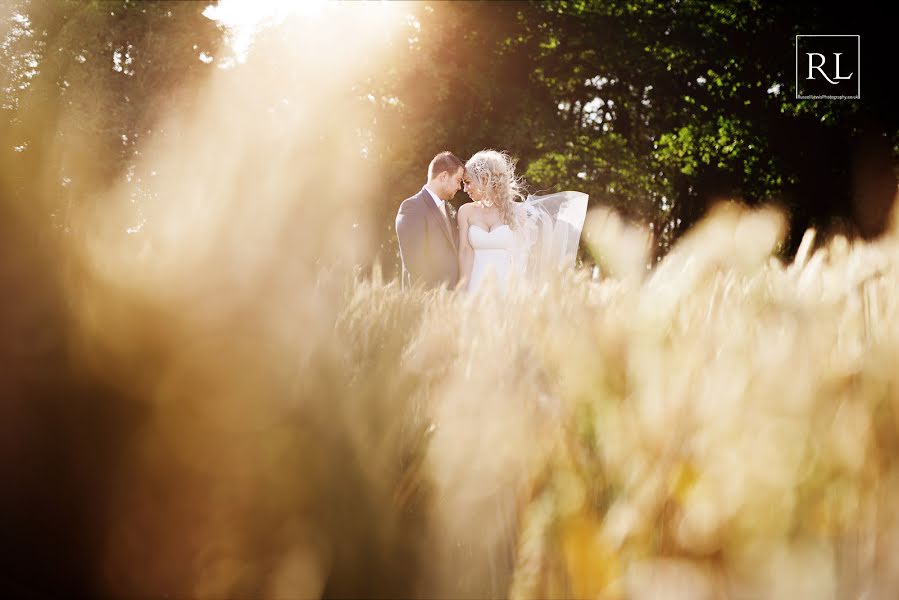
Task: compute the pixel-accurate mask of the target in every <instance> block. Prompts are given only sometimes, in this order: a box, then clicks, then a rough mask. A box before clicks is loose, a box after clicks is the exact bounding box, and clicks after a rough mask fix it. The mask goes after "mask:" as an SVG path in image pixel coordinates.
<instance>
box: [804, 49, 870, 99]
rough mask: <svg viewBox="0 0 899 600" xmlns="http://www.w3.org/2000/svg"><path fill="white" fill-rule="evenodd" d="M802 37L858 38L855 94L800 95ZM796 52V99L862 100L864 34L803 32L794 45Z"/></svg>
mask: <svg viewBox="0 0 899 600" xmlns="http://www.w3.org/2000/svg"><path fill="white" fill-rule="evenodd" d="M801 37H854V38H855V39H856V44H857V45H856V51H857V57H856V58H857V65H856V72H857V73H858V84H857V87H856V89H857V90H858V91H857V92H856V95H855V96H800V95H799V38H801ZM793 50H794V53H795V54H796V63H795V65H794V67H795V68H794V73H795V77H796V79H795V82H794V83H795V86H796V87H795V88H794V89H795V90H796V99H797V100H824V99H827V100H860V99H861V97H862V36H861V35H859V34H852V33H850V34H845V35H841V34H836V33H822V34H815V33H808V34H801V35H797V36H796V42H795V45H794V47H793Z"/></svg>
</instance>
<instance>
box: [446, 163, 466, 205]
mask: <svg viewBox="0 0 899 600" xmlns="http://www.w3.org/2000/svg"><path fill="white" fill-rule="evenodd" d="M464 172H465V169H463V168H462V167H459V170H458V171H456V172H455V173H453V174H450V173H449V171H444V172H443V173H441V174H440V180H441V187H442V188H443V189H441V190H440V198H441V200H452V199H453V196H455V195H456V192H458V191H459V188H461V187H462V174H463V173H464Z"/></svg>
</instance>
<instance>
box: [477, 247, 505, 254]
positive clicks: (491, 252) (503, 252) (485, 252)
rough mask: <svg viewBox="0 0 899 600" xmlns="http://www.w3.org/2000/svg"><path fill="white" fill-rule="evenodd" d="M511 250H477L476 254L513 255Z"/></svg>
mask: <svg viewBox="0 0 899 600" xmlns="http://www.w3.org/2000/svg"><path fill="white" fill-rule="evenodd" d="M511 252H512V250H511V249H510V248H475V249H474V253H475V254H476V255H477V254H511Z"/></svg>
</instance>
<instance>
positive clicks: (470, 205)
mask: <svg viewBox="0 0 899 600" xmlns="http://www.w3.org/2000/svg"><path fill="white" fill-rule="evenodd" d="M480 208H481V203H480V202H467V203H465V204H463V205H462V206H460V207H459V216H464V215H469V214H472V213H475V212H477V211H478V209H480Z"/></svg>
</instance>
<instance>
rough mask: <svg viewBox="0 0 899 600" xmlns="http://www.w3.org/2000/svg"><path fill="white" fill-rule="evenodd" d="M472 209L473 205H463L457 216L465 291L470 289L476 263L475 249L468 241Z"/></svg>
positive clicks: (460, 268) (461, 272) (461, 283)
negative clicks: (473, 267) (469, 281)
mask: <svg viewBox="0 0 899 600" xmlns="http://www.w3.org/2000/svg"><path fill="white" fill-rule="evenodd" d="M471 207H472V204H471V203H468V204H463V205H462V206H460V207H459V213H458V214H457V215H456V217H457V218H456V220H457V221H458V223H459V284H460V285H461V286H462V288H463V289H465V288H467V287H468V279H469V278H470V277H471V266H472V264H473V263H474V249H473V248H472V247H471V243H470V242H469V241H468V218H469V216H470V215H471Z"/></svg>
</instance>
